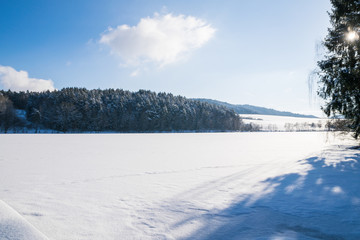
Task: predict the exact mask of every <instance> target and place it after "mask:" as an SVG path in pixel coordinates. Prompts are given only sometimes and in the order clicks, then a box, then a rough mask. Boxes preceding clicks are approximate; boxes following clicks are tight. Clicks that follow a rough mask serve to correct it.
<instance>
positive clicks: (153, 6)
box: [0, 0, 331, 115]
mask: <svg viewBox="0 0 360 240" xmlns="http://www.w3.org/2000/svg"><path fill="white" fill-rule="evenodd" d="M0 4H1V5H0V6H1V7H0V23H1V24H0V88H2V89H8V88H11V89H13V90H24V89H26V88H30V90H42V89H44V88H45V89H52V88H56V89H61V88H63V87H73V86H74V87H86V88H89V89H92V88H101V89H105V88H122V89H126V90H131V91H137V90H138V89H148V90H152V91H156V92H160V91H161V92H171V93H173V94H175V95H182V96H186V97H201V98H212V99H217V100H221V101H227V102H230V103H234V104H253V105H258V106H264V107H271V108H275V109H278V110H287V111H293V112H301V113H312V114H317V115H320V114H321V112H320V110H319V104H318V100H312V101H310V98H311V96H312V95H311V94H310V93H309V90H308V75H309V73H310V72H311V70H313V69H314V68H315V67H316V60H317V59H319V56H317V54H316V46H317V45H318V44H319V43H320V42H321V40H322V39H323V38H324V37H325V35H326V33H327V28H328V27H329V26H330V24H329V19H328V15H327V13H326V11H329V10H330V8H331V5H330V1H329V0H316V1H314V0H291V1H289V0H273V1H268V0H251V1H250V0H248V1H244V0H237V1H230V0H229V1H197V0H192V1H171V0H163V1H145V0H143V1H106V0H104V1H94V0H86V1H85V0H84V1H68V0H63V1H48V0H37V1H31V0H25V1H20V0H16V1H14V0H0ZM141 19H142V23H140V21H141ZM124 25H126V27H124ZM118 26H123V27H118ZM149 26H150V27H149ZM149 29H151V31H152V32H151V33H150V35H149V34H147V33H148V32H149V31H150V30H149ZM148 30H149V31H148ZM146 34H147V35H146ZM145 36H147V37H145ZM48 80H51V81H52V82H50V81H48Z"/></svg>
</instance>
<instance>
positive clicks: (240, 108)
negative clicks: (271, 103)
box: [193, 98, 318, 118]
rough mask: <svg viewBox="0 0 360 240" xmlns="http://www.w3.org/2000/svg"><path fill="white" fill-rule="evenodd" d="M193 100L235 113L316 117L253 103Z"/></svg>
mask: <svg viewBox="0 0 360 240" xmlns="http://www.w3.org/2000/svg"><path fill="white" fill-rule="evenodd" d="M193 100H197V101H200V102H207V103H211V104H216V105H221V106H224V107H227V108H229V109H232V110H234V111H235V112H236V113H237V114H260V115H275V116H284V117H302V118H318V117H316V116H314V115H303V114H298V113H292V112H283V111H277V110H275V109H271V108H264V107H257V106H253V105H248V104H244V105H240V104H230V103H227V102H221V101H218V100H213V99H206V98H193Z"/></svg>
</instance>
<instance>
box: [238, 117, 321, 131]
mask: <svg viewBox="0 0 360 240" xmlns="http://www.w3.org/2000/svg"><path fill="white" fill-rule="evenodd" d="M240 117H242V118H243V121H244V122H245V123H255V124H257V125H260V126H261V130H264V131H296V130H298V131H299V130H300V131H304V130H306V131H323V130H325V129H326V128H325V125H326V123H327V121H328V119H327V118H298V117H282V116H273V115H259V114H241V115H240Z"/></svg>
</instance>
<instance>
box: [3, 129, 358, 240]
mask: <svg viewBox="0 0 360 240" xmlns="http://www.w3.org/2000/svg"><path fill="white" fill-rule="evenodd" d="M356 144H357V143H356V142H355V141H353V140H352V139H350V138H346V139H342V140H341V139H334V138H333V136H332V135H328V134H326V133H321V132H256V133H201V134H200V133H197V134H195V133H183V134H82V135H76V134H69V135H66V134H60V135H50V134H37V135H32V134H26V135H21V134H18V135H15V134H10V135H0V199H2V200H3V201H4V202H6V203H7V204H8V205H10V206H11V207H12V208H13V209H14V211H16V212H17V213H19V214H20V215H21V217H20V218H24V219H26V221H28V222H29V223H30V224H31V225H32V226H33V227H34V229H37V230H38V231H40V232H42V233H43V234H45V235H46V236H47V237H49V238H50V239H58V240H61V239H86V240H89V239H105V240H106V239H360V227H359V226H360V218H359V214H360V191H359V189H360V184H359V183H360V173H359V161H360V160H359V158H360V150H358V149H354V148H351V147H352V146H354V145H356ZM4 209H5V210H4ZM7 211H8V209H7V208H6V207H5V208H4V207H0V216H4V212H5V214H6V212H7ZM15 215H16V214H15ZM0 224H1V223H0ZM2 226H3V225H2ZM0 232H1V234H3V235H4V234H9V232H8V231H7V229H5V230H4V228H0ZM1 234H0V236H3V235H1ZM10 234H11V233H10ZM9 236H11V235H9ZM5 239H26V238H11V237H8V238H5Z"/></svg>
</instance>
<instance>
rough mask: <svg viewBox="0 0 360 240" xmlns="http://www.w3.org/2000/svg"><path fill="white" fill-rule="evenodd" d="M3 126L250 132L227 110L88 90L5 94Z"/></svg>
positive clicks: (157, 96)
mask: <svg viewBox="0 0 360 240" xmlns="http://www.w3.org/2000/svg"><path fill="white" fill-rule="evenodd" d="M21 116H22V117H21ZM0 127H1V130H2V131H3V132H7V131H8V130H11V129H15V130H16V129H18V130H19V129H24V127H26V128H32V129H36V130H37V129H51V130H55V131H59V132H94V131H95V132H100V131H102V132H103V131H110V132H157V131H238V130H251V129H249V127H250V128H251V126H247V125H246V124H243V123H242V121H241V119H240V117H239V116H238V115H237V114H236V113H235V112H234V111H232V110H230V109H227V108H225V107H223V106H218V105H214V104H209V103H206V102H200V101H196V100H190V99H187V98H185V97H181V96H174V95H172V94H167V93H155V92H151V91H145V90H139V91H138V92H130V91H125V90H122V89H106V90H100V89H98V90H87V89H85V88H64V89H61V90H56V91H51V92H50V91H46V92H12V91H0Z"/></svg>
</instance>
